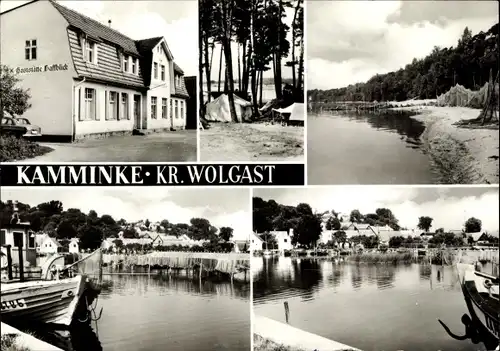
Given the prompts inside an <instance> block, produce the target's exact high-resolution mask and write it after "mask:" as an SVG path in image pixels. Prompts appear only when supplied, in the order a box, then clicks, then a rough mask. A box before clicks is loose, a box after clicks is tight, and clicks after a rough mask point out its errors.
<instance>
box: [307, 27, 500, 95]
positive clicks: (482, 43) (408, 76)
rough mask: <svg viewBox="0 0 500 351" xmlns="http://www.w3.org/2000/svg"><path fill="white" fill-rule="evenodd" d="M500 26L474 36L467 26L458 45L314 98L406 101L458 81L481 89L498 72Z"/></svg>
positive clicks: (312, 92)
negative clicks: (364, 81)
mask: <svg viewBox="0 0 500 351" xmlns="http://www.w3.org/2000/svg"><path fill="white" fill-rule="evenodd" d="M498 28H499V24H498V23H497V24H495V25H494V26H493V27H491V28H490V29H489V30H488V31H487V32H486V33H484V32H480V33H479V34H476V35H475V36H472V33H471V31H470V30H469V28H467V27H466V28H465V30H464V32H463V34H462V37H461V39H459V41H458V44H457V46H456V47H450V48H440V47H437V46H435V47H434V49H433V50H432V52H431V54H430V55H428V56H427V57H425V58H423V59H420V60H419V59H416V58H414V59H413V62H412V63H410V64H408V65H406V66H405V68H401V69H400V70H398V71H396V72H390V73H387V74H377V75H375V76H374V77H372V78H370V80H368V81H367V82H366V83H358V84H354V85H349V86H347V87H344V88H339V89H330V90H317V89H314V90H310V91H309V92H308V94H309V96H310V99H311V101H312V102H331V101H405V100H408V99H434V98H436V97H437V96H438V95H440V94H443V93H445V92H447V91H448V90H449V89H450V88H451V87H452V86H454V85H456V84H460V85H463V86H464V87H466V88H468V89H471V90H478V89H479V88H480V87H481V86H482V85H484V84H485V83H486V82H488V80H489V77H490V71H491V73H492V75H493V78H495V76H496V74H497V72H498V38H499V37H498Z"/></svg>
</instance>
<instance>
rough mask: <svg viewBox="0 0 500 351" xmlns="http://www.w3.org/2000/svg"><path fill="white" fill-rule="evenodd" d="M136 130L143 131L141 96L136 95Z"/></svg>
mask: <svg viewBox="0 0 500 351" xmlns="http://www.w3.org/2000/svg"><path fill="white" fill-rule="evenodd" d="M134 128H136V129H141V96H140V95H134Z"/></svg>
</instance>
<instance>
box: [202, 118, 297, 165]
mask: <svg viewBox="0 0 500 351" xmlns="http://www.w3.org/2000/svg"><path fill="white" fill-rule="evenodd" d="M200 160H201V161H233V162H246V161H250V162H255V161H284V162H304V128H303V127H288V126H281V125H277V124H274V125H271V124H263V123H254V124H248V123H211V125H210V128H209V129H206V130H200Z"/></svg>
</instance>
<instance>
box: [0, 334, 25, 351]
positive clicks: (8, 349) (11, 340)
mask: <svg viewBox="0 0 500 351" xmlns="http://www.w3.org/2000/svg"><path fill="white" fill-rule="evenodd" d="M16 339H17V335H11V334H4V335H2V338H1V340H0V350H2V351H31V350H30V349H29V348H27V347H24V346H18V345H16Z"/></svg>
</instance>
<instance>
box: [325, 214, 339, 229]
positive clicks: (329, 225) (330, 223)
mask: <svg viewBox="0 0 500 351" xmlns="http://www.w3.org/2000/svg"><path fill="white" fill-rule="evenodd" d="M325 227H326V230H339V229H340V227H341V223H340V221H339V219H338V218H336V217H330V218H328V220H327V221H326V225H325Z"/></svg>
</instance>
